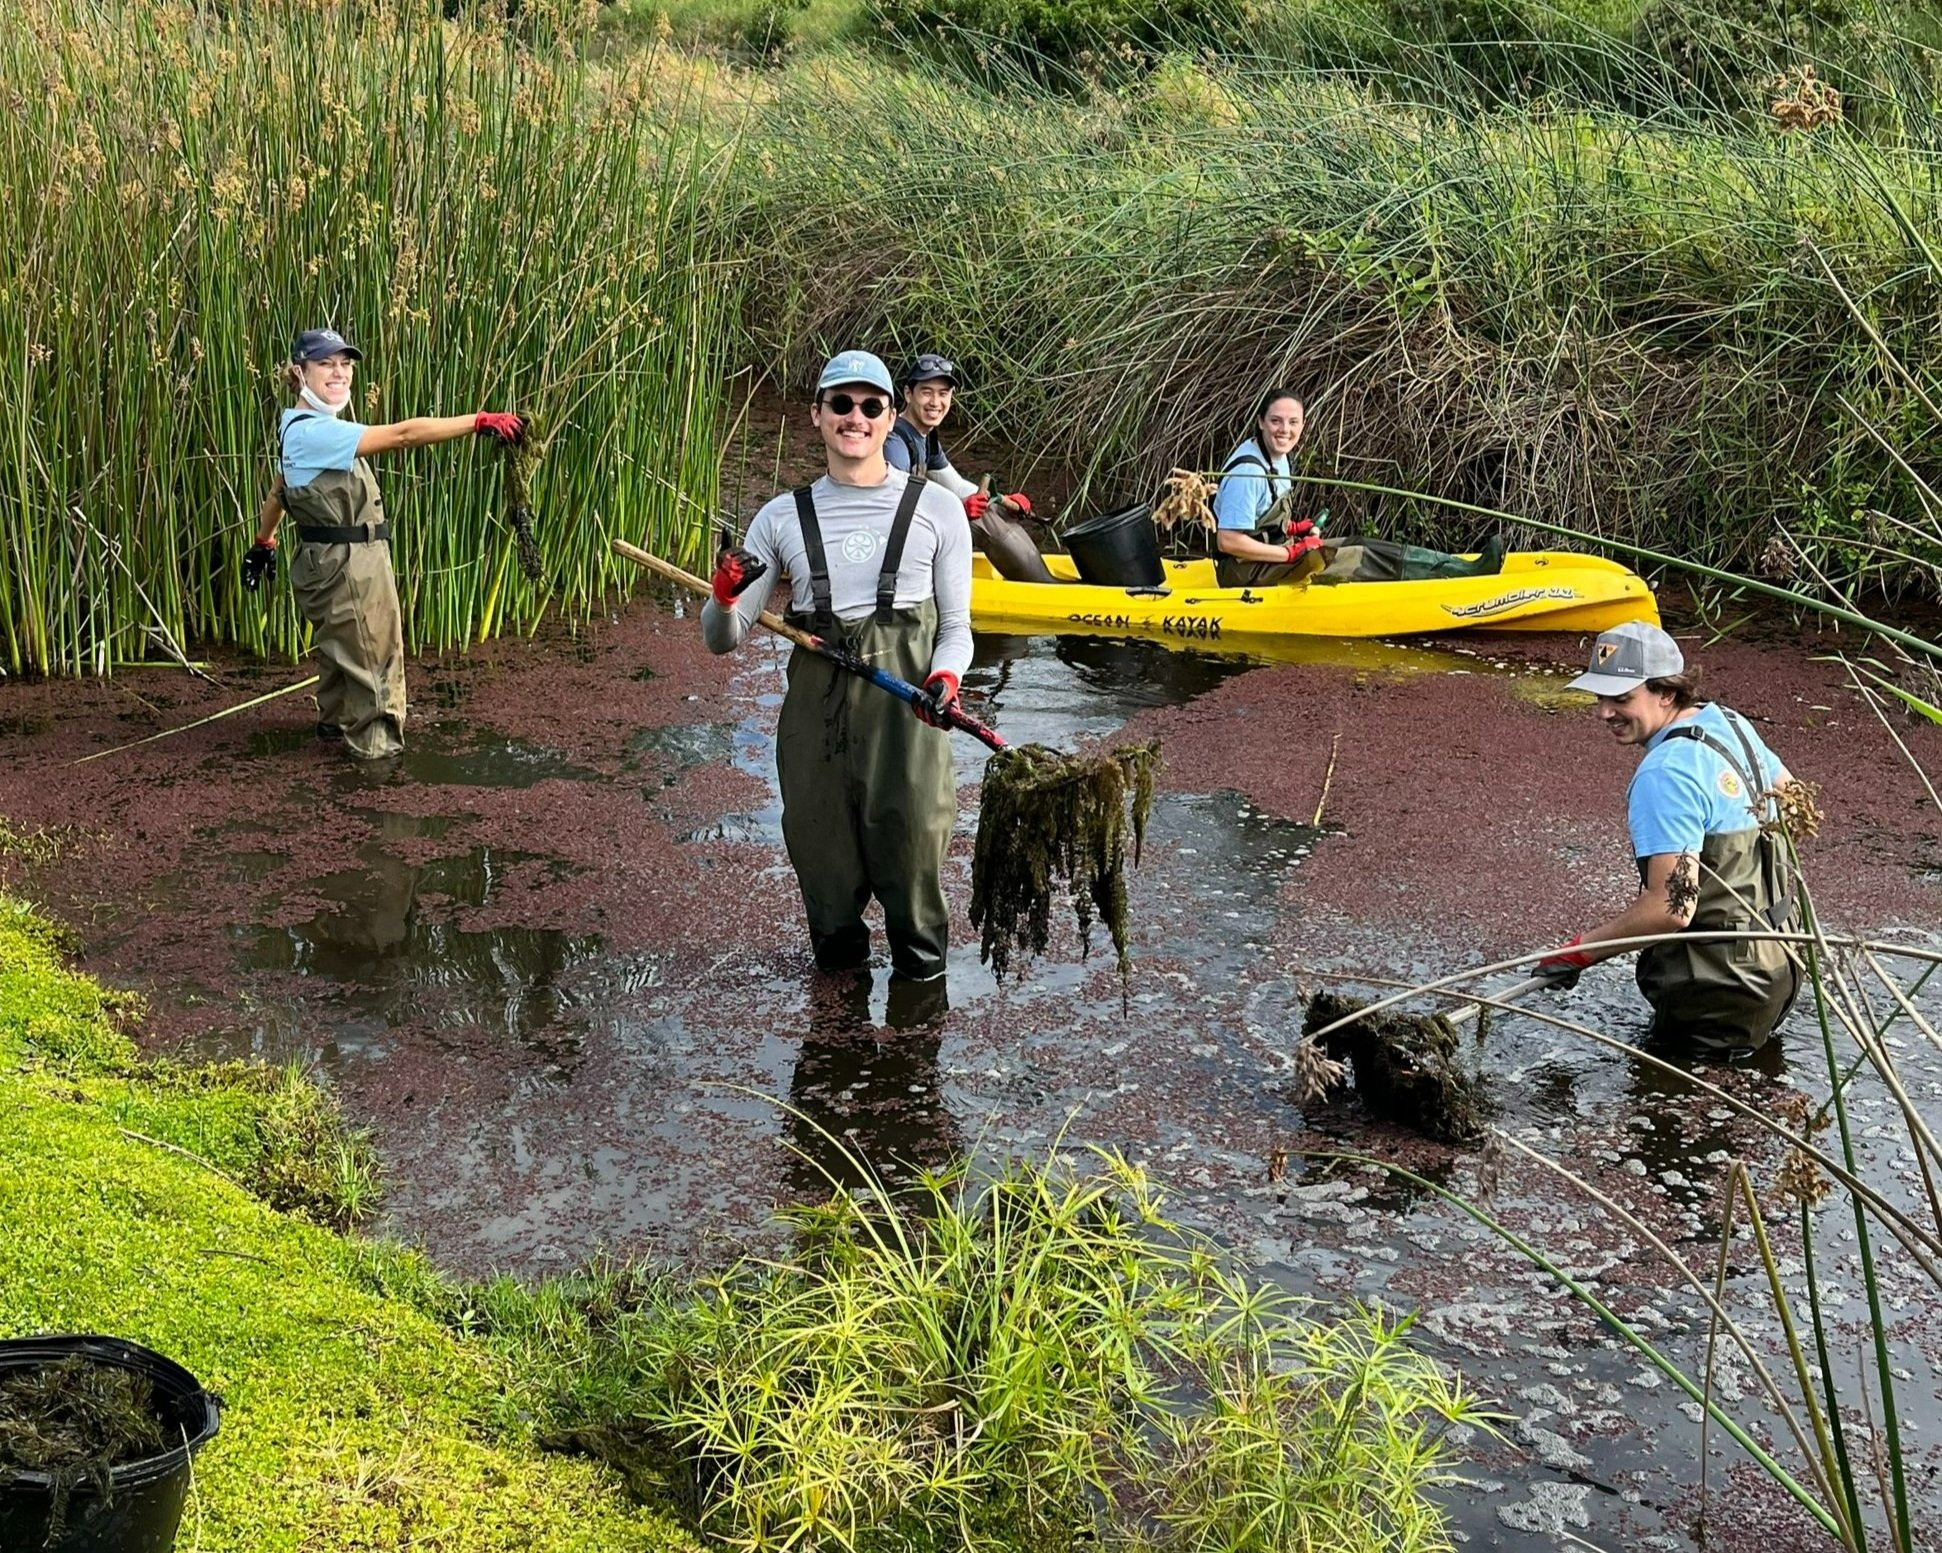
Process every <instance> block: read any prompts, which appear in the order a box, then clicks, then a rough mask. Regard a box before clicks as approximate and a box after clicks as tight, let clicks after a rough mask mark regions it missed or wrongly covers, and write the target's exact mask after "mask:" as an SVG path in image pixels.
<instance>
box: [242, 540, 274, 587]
mask: <svg viewBox="0 0 1942 1553" xmlns="http://www.w3.org/2000/svg"><path fill="white" fill-rule="evenodd" d="M274 576H276V546H275V545H265V544H254V545H251V546H250V547H249V549H248V550H246V551H244V552H243V586H244V587H245V588H247V589H249V591H250V592H252V593H254V592H256V590H257V589H258V588H260V587H262V586H263V579H264V578H265V577H274Z"/></svg>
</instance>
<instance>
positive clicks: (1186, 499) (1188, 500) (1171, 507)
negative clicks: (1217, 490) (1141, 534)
mask: <svg viewBox="0 0 1942 1553" xmlns="http://www.w3.org/2000/svg"><path fill="white" fill-rule="evenodd" d="M1213 499H1214V482H1213V481H1212V480H1209V479H1207V478H1206V477H1205V476H1204V475H1199V474H1196V473H1195V472H1194V471H1193V470H1191V469H1176V470H1174V471H1173V473H1172V474H1170V475H1168V476H1167V478H1166V483H1165V484H1164V485H1163V486H1162V487H1161V488H1160V499H1159V500H1158V501H1157V502H1155V503H1154V504H1153V526H1154V527H1155V528H1157V529H1159V531H1160V532H1161V533H1162V534H1167V533H1171V532H1172V531H1173V530H1174V529H1176V528H1184V529H1196V528H1204V529H1211V528H1212V527H1213V526H1214V509H1213V508H1212V507H1211V506H1210V505H1209V503H1210V502H1212V501H1213Z"/></svg>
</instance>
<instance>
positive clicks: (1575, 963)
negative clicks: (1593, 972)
mask: <svg viewBox="0 0 1942 1553" xmlns="http://www.w3.org/2000/svg"><path fill="white" fill-rule="evenodd" d="M1584 941H1585V935H1584V934H1583V933H1580V934H1579V935H1578V936H1577V937H1576V938H1574V939H1572V940H1571V941H1570V942H1569V943H1567V944H1566V945H1565V946H1564V947H1563V948H1562V949H1560V950H1559V951H1558V952H1557V953H1556V954H1547V955H1546V956H1545V957H1544V958H1543V959H1542V960H1539V961H1538V962H1537V973H1538V975H1540V976H1542V977H1544V978H1545V979H1546V980H1548V981H1549V982H1550V983H1551V985H1552V986H1554V987H1556V988H1557V989H1558V991H1560V992H1569V991H1570V990H1571V989H1572V988H1573V987H1575V986H1577V985H1578V978H1579V977H1580V976H1582V975H1584V973H1585V971H1586V970H1587V969H1589V968H1590V966H1591V963H1592V960H1591V956H1590V955H1588V954H1586V953H1585V952H1584V950H1582V949H1580V948H1578V947H1577V946H1578V945H1579V944H1582V943H1583V942H1584Z"/></svg>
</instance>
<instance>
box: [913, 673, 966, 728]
mask: <svg viewBox="0 0 1942 1553" xmlns="http://www.w3.org/2000/svg"><path fill="white" fill-rule="evenodd" d="M924 691H925V694H927V695H928V696H929V697H930V698H931V700H932V701H933V702H934V703H935V704H936V706H937V709H938V711H940V712H942V711H943V710H944V709H945V708H946V707H953V706H956V705H957V701H958V677H957V675H955V674H953V673H952V672H951V671H950V670H949V669H939V670H938V671H937V672H936V673H935V674H933V675H932V676H931V677H930V678H929V679H927V680H925V681H924ZM910 709H911V711H912V712H914V713H916V714H917V721H919V722H920V723H923V724H924V725H925V726H926V727H929V728H945V727H949V726H950V725H949V724H948V723H944V722H940V721H939V720H938V719H937V718H935V717H933V716H932V715H931V710H930V708H929V707H927V706H925V705H924V703H923V702H922V701H913V702H911V703H910Z"/></svg>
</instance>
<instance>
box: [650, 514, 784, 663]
mask: <svg viewBox="0 0 1942 1553" xmlns="http://www.w3.org/2000/svg"><path fill="white" fill-rule="evenodd" d="M613 545H614V554H615V555H624V556H626V557H627V559H628V560H630V561H632V562H633V563H634V564H635V565H636V566H644V567H646V568H647V569H648V570H649V571H650V572H652V573H654V575H655V576H657V577H665V578H666V579H667V580H668V581H669V582H671V583H673V584H675V586H677V587H681V588H686V589H687V590H688V591H689V592H690V593H698V594H700V595H701V596H702V597H703V598H705V599H706V598H713V597H714V596H715V590H714V589H713V588H711V587H710V586H709V585H708V584H707V583H706V582H704V581H702V579H701V578H699V577H697V576H696V575H695V574H694V573H693V572H689V571H683V570H682V569H681V568H680V567H678V566H676V565H675V564H674V563H673V562H672V561H664V560H662V559H661V558H660V557H659V556H658V555H649V554H648V553H647V552H646V551H645V550H642V549H640V548H639V547H638V546H636V545H630V544H628V542H627V541H626V540H624V539H616V540H615V541H614V542H613ZM756 618H757V620H758V621H760V623H761V624H763V625H765V626H767V627H768V628H769V629H770V630H771V631H773V632H775V634H776V635H777V636H786V637H788V638H789V640H790V641H792V642H794V643H795V644H796V645H797V646H798V647H801V648H805V649H807V650H808V651H810V652H817V653H819V652H821V651H822V650H823V643H822V640H821V638H820V637H814V636H811V635H810V634H809V633H808V632H807V631H800V630H797V629H796V627H794V626H792V625H790V624H789V622H788V621H786V620H784V619H783V618H782V617H781V616H780V615H774V614H771V613H769V611H768V610H766V609H765V610H763V611H762V613H761V614H760V615H758V616H757V617H756Z"/></svg>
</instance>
